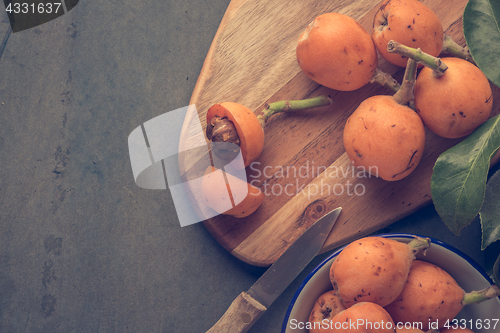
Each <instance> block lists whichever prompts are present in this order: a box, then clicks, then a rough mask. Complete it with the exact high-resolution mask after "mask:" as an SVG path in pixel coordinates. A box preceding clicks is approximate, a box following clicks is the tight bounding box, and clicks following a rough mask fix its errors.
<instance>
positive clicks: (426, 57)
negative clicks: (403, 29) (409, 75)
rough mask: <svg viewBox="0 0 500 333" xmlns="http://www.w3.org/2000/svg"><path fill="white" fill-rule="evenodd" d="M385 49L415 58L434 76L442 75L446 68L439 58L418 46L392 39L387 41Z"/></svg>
mask: <svg viewBox="0 0 500 333" xmlns="http://www.w3.org/2000/svg"><path fill="white" fill-rule="evenodd" d="M387 51H389V52H390V53H397V54H400V55H402V56H405V57H408V58H412V59H415V60H416V61H418V62H419V63H421V64H423V65H424V66H426V67H429V68H430V69H432V70H433V71H434V73H435V75H436V76H442V75H443V74H444V72H446V70H447V69H448V66H446V64H445V63H444V62H442V61H441V59H439V58H436V57H434V56H432V55H430V54H428V53H425V52H423V51H422V50H420V49H419V48H418V49H415V48H413V47H409V46H406V45H403V44H401V43H398V42H396V41H394V40H391V41H389V43H388V44H387Z"/></svg>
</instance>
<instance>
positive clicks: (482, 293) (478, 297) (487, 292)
mask: <svg viewBox="0 0 500 333" xmlns="http://www.w3.org/2000/svg"><path fill="white" fill-rule="evenodd" d="M498 296H500V289H499V288H498V287H497V286H496V285H491V286H489V287H488V288H485V289H483V290H478V291H471V292H470V293H466V294H465V295H464V299H463V300H462V304H463V305H468V304H474V303H481V302H484V301H487V300H489V299H492V298H495V297H498Z"/></svg>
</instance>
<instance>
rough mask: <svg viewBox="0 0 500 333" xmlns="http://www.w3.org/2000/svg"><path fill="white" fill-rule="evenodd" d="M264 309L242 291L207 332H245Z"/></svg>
mask: <svg viewBox="0 0 500 333" xmlns="http://www.w3.org/2000/svg"><path fill="white" fill-rule="evenodd" d="M266 310H267V309H266V307H265V306H263V305H262V304H260V303H259V302H257V301H256V300H255V299H254V298H252V296H250V295H249V294H248V293H246V292H242V293H241V294H239V295H238V297H236V299H235V300H234V301H233V302H232V303H231V305H230V306H229V308H228V309H227V311H226V313H224V315H223V316H222V317H221V318H220V319H219V321H218V322H217V323H215V325H214V326H212V328H211V329H209V330H208V331H207V333H216V332H217V333H245V332H247V331H248V330H249V329H250V327H252V326H253V324H254V323H255V322H256V321H257V319H259V318H260V316H262V314H263V313H264V312H265V311H266Z"/></svg>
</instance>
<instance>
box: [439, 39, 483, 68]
mask: <svg viewBox="0 0 500 333" xmlns="http://www.w3.org/2000/svg"><path fill="white" fill-rule="evenodd" d="M441 54H444V55H451V56H453V57H456V58H461V59H464V60H467V61H469V62H471V63H473V64H475V62H474V60H473V59H472V56H471V54H470V51H469V48H468V47H462V46H461V45H459V44H458V43H457V42H455V41H454V40H453V39H452V38H451V36H450V35H448V34H445V35H444V39H443V49H442V50H441Z"/></svg>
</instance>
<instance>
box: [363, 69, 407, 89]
mask: <svg viewBox="0 0 500 333" xmlns="http://www.w3.org/2000/svg"><path fill="white" fill-rule="evenodd" d="M370 83H378V84H380V85H381V86H384V87H387V88H389V89H391V90H392V92H393V93H396V92H397V91H398V90H399V88H401V85H400V84H399V83H398V81H396V80H395V79H394V78H393V77H392V76H391V74H389V73H386V72H384V71H382V70H381V69H380V68H377V70H376V72H375V74H374V75H373V77H372V78H371V80H370Z"/></svg>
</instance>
